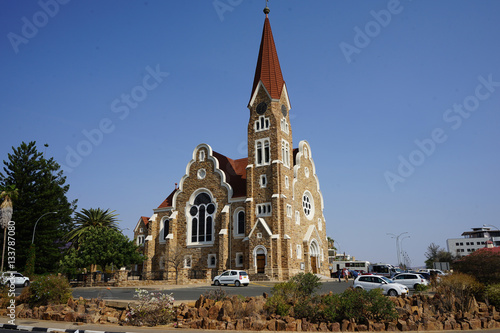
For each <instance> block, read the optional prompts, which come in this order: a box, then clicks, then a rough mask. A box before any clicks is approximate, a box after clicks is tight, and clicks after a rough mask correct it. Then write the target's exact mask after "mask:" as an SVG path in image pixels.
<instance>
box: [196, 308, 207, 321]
mask: <svg viewBox="0 0 500 333" xmlns="http://www.w3.org/2000/svg"><path fill="white" fill-rule="evenodd" d="M198 316H199V317H200V318H201V319H203V318H206V317H208V310H207V309H206V308H205V307H201V308H199V309H198Z"/></svg>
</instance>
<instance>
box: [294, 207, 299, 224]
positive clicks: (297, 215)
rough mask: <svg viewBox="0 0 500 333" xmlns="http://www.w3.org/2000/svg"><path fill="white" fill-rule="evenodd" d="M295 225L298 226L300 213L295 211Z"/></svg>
mask: <svg viewBox="0 0 500 333" xmlns="http://www.w3.org/2000/svg"><path fill="white" fill-rule="evenodd" d="M295 224H299V225H300V212H299V211H298V210H296V211H295Z"/></svg>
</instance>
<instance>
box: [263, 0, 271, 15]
mask: <svg viewBox="0 0 500 333" xmlns="http://www.w3.org/2000/svg"><path fill="white" fill-rule="evenodd" d="M268 2H269V0H266V8H264V14H266V17H269V16H268V15H267V14H269V12H270V11H271V10H270V9H269V7H267V3H268Z"/></svg>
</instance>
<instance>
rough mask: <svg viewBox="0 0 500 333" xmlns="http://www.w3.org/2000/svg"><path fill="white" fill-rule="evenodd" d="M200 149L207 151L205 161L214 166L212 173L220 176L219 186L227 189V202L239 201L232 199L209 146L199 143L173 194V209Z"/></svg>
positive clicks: (231, 189) (229, 188)
mask: <svg viewBox="0 0 500 333" xmlns="http://www.w3.org/2000/svg"><path fill="white" fill-rule="evenodd" d="M202 148H205V149H206V150H207V152H208V154H207V156H206V160H210V161H212V162H213V165H214V170H213V172H215V173H217V174H218V175H219V176H220V179H221V184H220V185H221V186H223V187H225V188H226V189H227V193H228V202H229V203H232V202H236V201H241V198H238V199H236V200H234V199H233V188H232V187H231V185H229V183H228V182H227V181H226V174H225V173H224V171H222V170H221V169H220V168H219V160H218V159H217V158H216V157H215V156H214V155H213V150H212V147H210V145H208V144H206V143H200V144H199V145H198V146H196V148H195V149H194V150H193V157H192V159H191V161H189V163H188V164H187V166H186V173H185V174H184V176H182V178H181V181H180V182H179V190H178V191H177V192H175V194H174V197H173V199H172V207H173V209H176V208H177V207H176V205H177V197H178V196H179V194H180V193H181V192H183V188H184V181H185V180H186V179H187V178H189V173H190V170H191V166H192V165H193V163H195V162H196V161H197V156H198V151H199V150H200V149H202ZM207 172H208V170H207Z"/></svg>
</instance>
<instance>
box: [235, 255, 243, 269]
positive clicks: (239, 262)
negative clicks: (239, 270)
mask: <svg viewBox="0 0 500 333" xmlns="http://www.w3.org/2000/svg"><path fill="white" fill-rule="evenodd" d="M236 267H243V253H241V252H238V253H236Z"/></svg>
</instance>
